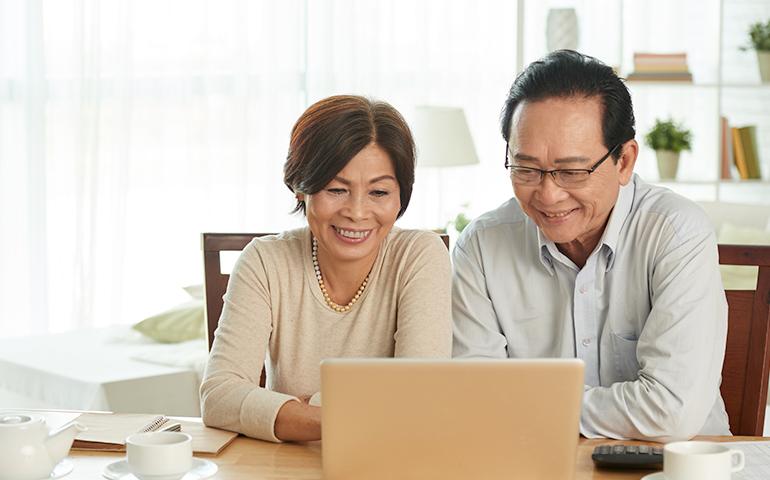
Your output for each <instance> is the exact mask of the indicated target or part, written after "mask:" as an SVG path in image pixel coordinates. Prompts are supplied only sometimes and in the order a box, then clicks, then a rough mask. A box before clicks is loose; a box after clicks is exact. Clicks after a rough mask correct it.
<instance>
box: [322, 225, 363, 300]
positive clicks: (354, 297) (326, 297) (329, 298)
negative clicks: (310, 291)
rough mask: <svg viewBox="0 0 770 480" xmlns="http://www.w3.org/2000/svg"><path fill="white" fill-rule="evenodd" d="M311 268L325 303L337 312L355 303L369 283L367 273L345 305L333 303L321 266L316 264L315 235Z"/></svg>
mask: <svg viewBox="0 0 770 480" xmlns="http://www.w3.org/2000/svg"><path fill="white" fill-rule="evenodd" d="M313 269H314V270H315V278H317V279H318V286H319V287H321V293H322V294H323V296H324V301H325V302H326V305H328V306H329V308H331V309H332V310H334V311H335V312H337V313H345V312H347V311H348V310H350V309H351V307H353V305H355V303H356V302H357V301H358V299H359V298H361V294H362V293H364V289H365V288H366V284H367V283H369V274H368V273H367V274H366V278H364V281H363V283H361V286H360V287H358V291H357V292H356V294H355V295H353V298H352V299H351V300H350V301H349V302H348V304H347V305H338V304H336V303H334V300H332V299H331V297H329V292H327V291H326V285H324V278H323V276H322V275H321V267H319V266H318V240H316V238H315V237H313Z"/></svg>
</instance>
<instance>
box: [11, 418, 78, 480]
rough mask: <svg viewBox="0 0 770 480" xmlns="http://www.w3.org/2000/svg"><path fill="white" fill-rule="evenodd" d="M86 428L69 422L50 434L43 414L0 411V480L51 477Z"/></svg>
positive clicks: (29, 479) (37, 479) (38, 479)
mask: <svg viewBox="0 0 770 480" xmlns="http://www.w3.org/2000/svg"><path fill="white" fill-rule="evenodd" d="M85 429H86V428H85V427H84V426H82V425H81V424H79V423H77V422H70V423H68V424H66V425H64V426H63V427H61V428H60V429H58V430H56V431H55V432H50V433H49V432H48V427H46V424H45V419H44V418H43V417H42V416H41V415H34V414H30V413H16V412H0V480H41V479H46V478H49V477H50V475H51V472H52V471H53V469H54V467H56V464H57V463H59V462H60V461H61V460H62V459H64V457H66V456H67V454H68V453H69V451H70V447H71V446H72V442H73V441H74V440H75V435H77V434H78V432H80V431H83V430H85Z"/></svg>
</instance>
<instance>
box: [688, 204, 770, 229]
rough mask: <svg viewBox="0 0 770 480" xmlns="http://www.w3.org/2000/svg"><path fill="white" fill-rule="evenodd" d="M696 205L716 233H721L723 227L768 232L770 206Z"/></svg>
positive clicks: (769, 227)
mask: <svg viewBox="0 0 770 480" xmlns="http://www.w3.org/2000/svg"><path fill="white" fill-rule="evenodd" d="M698 204H699V205H700V206H701V207H702V208H703V210H705V211H706V215H708V216H709V218H710V219H711V222H712V223H713V224H714V229H715V230H716V231H717V233H719V232H721V229H722V227H723V226H724V225H732V226H736V227H740V228H751V229H758V230H760V231H765V232H770V205H748V204H741V203H723V202H698Z"/></svg>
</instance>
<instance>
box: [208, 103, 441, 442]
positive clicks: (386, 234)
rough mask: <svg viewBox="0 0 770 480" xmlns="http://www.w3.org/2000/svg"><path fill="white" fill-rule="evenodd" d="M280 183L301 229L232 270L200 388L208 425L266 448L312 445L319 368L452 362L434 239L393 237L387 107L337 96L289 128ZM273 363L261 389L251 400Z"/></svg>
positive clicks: (401, 165)
mask: <svg viewBox="0 0 770 480" xmlns="http://www.w3.org/2000/svg"><path fill="white" fill-rule="evenodd" d="M284 182H285V183H286V185H287V186H288V187H289V189H291V190H292V192H294V194H295V195H296V198H297V206H296V209H295V211H300V212H303V213H304V214H305V216H306V217H307V223H308V226H307V227H305V228H301V229H298V230H292V231H288V232H284V233H282V234H280V235H274V236H268V237H260V238H256V239H254V240H253V241H252V242H251V243H250V244H249V245H248V246H247V247H246V248H245V249H244V251H243V253H242V254H241V257H240V259H239V260H238V262H237V264H236V266H235V268H234V270H233V274H232V275H231V277H230V283H229V285H228V288H227V293H226V295H225V297H224V299H225V304H224V309H223V311H222V317H221V319H220V321H219V327H218V329H217V332H216V337H215V339H214V345H213V347H212V350H211V356H210V358H209V363H208V366H207V368H206V374H205V378H204V381H203V384H202V385H201V403H202V407H201V408H202V412H203V421H204V422H205V423H206V424H207V425H210V426H215V427H220V428H225V429H228V430H233V431H237V432H241V433H243V434H246V435H248V436H251V437H255V438H261V439H264V440H270V441H274V442H277V441H291V440H293V441H309V440H318V439H320V438H321V411H320V410H321V409H320V408H319V407H317V406H314V405H311V404H310V402H309V399H310V397H311V396H312V395H313V394H314V393H316V392H318V391H319V390H320V369H319V362H320V361H321V360H323V359H324V358H331V357H394V356H395V357H434V358H449V357H450V356H451V347H452V329H451V317H450V265H449V256H448V253H447V249H446V248H445V246H444V245H443V243H442V242H441V239H440V238H439V237H438V236H437V235H436V234H434V233H429V232H424V231H418V230H401V229H398V228H395V227H393V223H394V222H395V221H396V219H397V218H398V217H400V216H401V215H402V214H403V213H404V211H405V210H406V207H407V205H408V204H409V199H410V197H411V194H412V184H413V183H414V141H413V140H412V135H411V133H410V131H409V127H408V126H407V125H406V122H405V121H404V119H403V118H402V117H401V115H400V114H399V113H398V112H397V111H396V110H395V109H394V108H393V107H392V106H390V105H389V104H387V103H384V102H378V101H371V100H368V99H366V98H363V97H358V96H335V97H330V98H327V99H324V100H321V101H319V102H318V103H316V104H314V105H312V106H311V107H310V108H308V109H307V111H305V113H303V114H302V116H301V117H300V118H299V120H297V123H296V124H295V125H294V128H293V130H292V133H291V144H290V146H289V154H288V157H287V160H286V164H285V165H284ZM266 354H267V357H268V361H267V370H268V383H269V389H268V388H261V387H260V386H259V376H260V372H261V370H262V365H263V362H264V361H265V359H266Z"/></svg>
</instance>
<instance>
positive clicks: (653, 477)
mask: <svg viewBox="0 0 770 480" xmlns="http://www.w3.org/2000/svg"><path fill="white" fill-rule="evenodd" d="M642 480H666V477H665V476H664V475H663V472H655V473H651V474H649V475H645V476H643V477H642Z"/></svg>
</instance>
